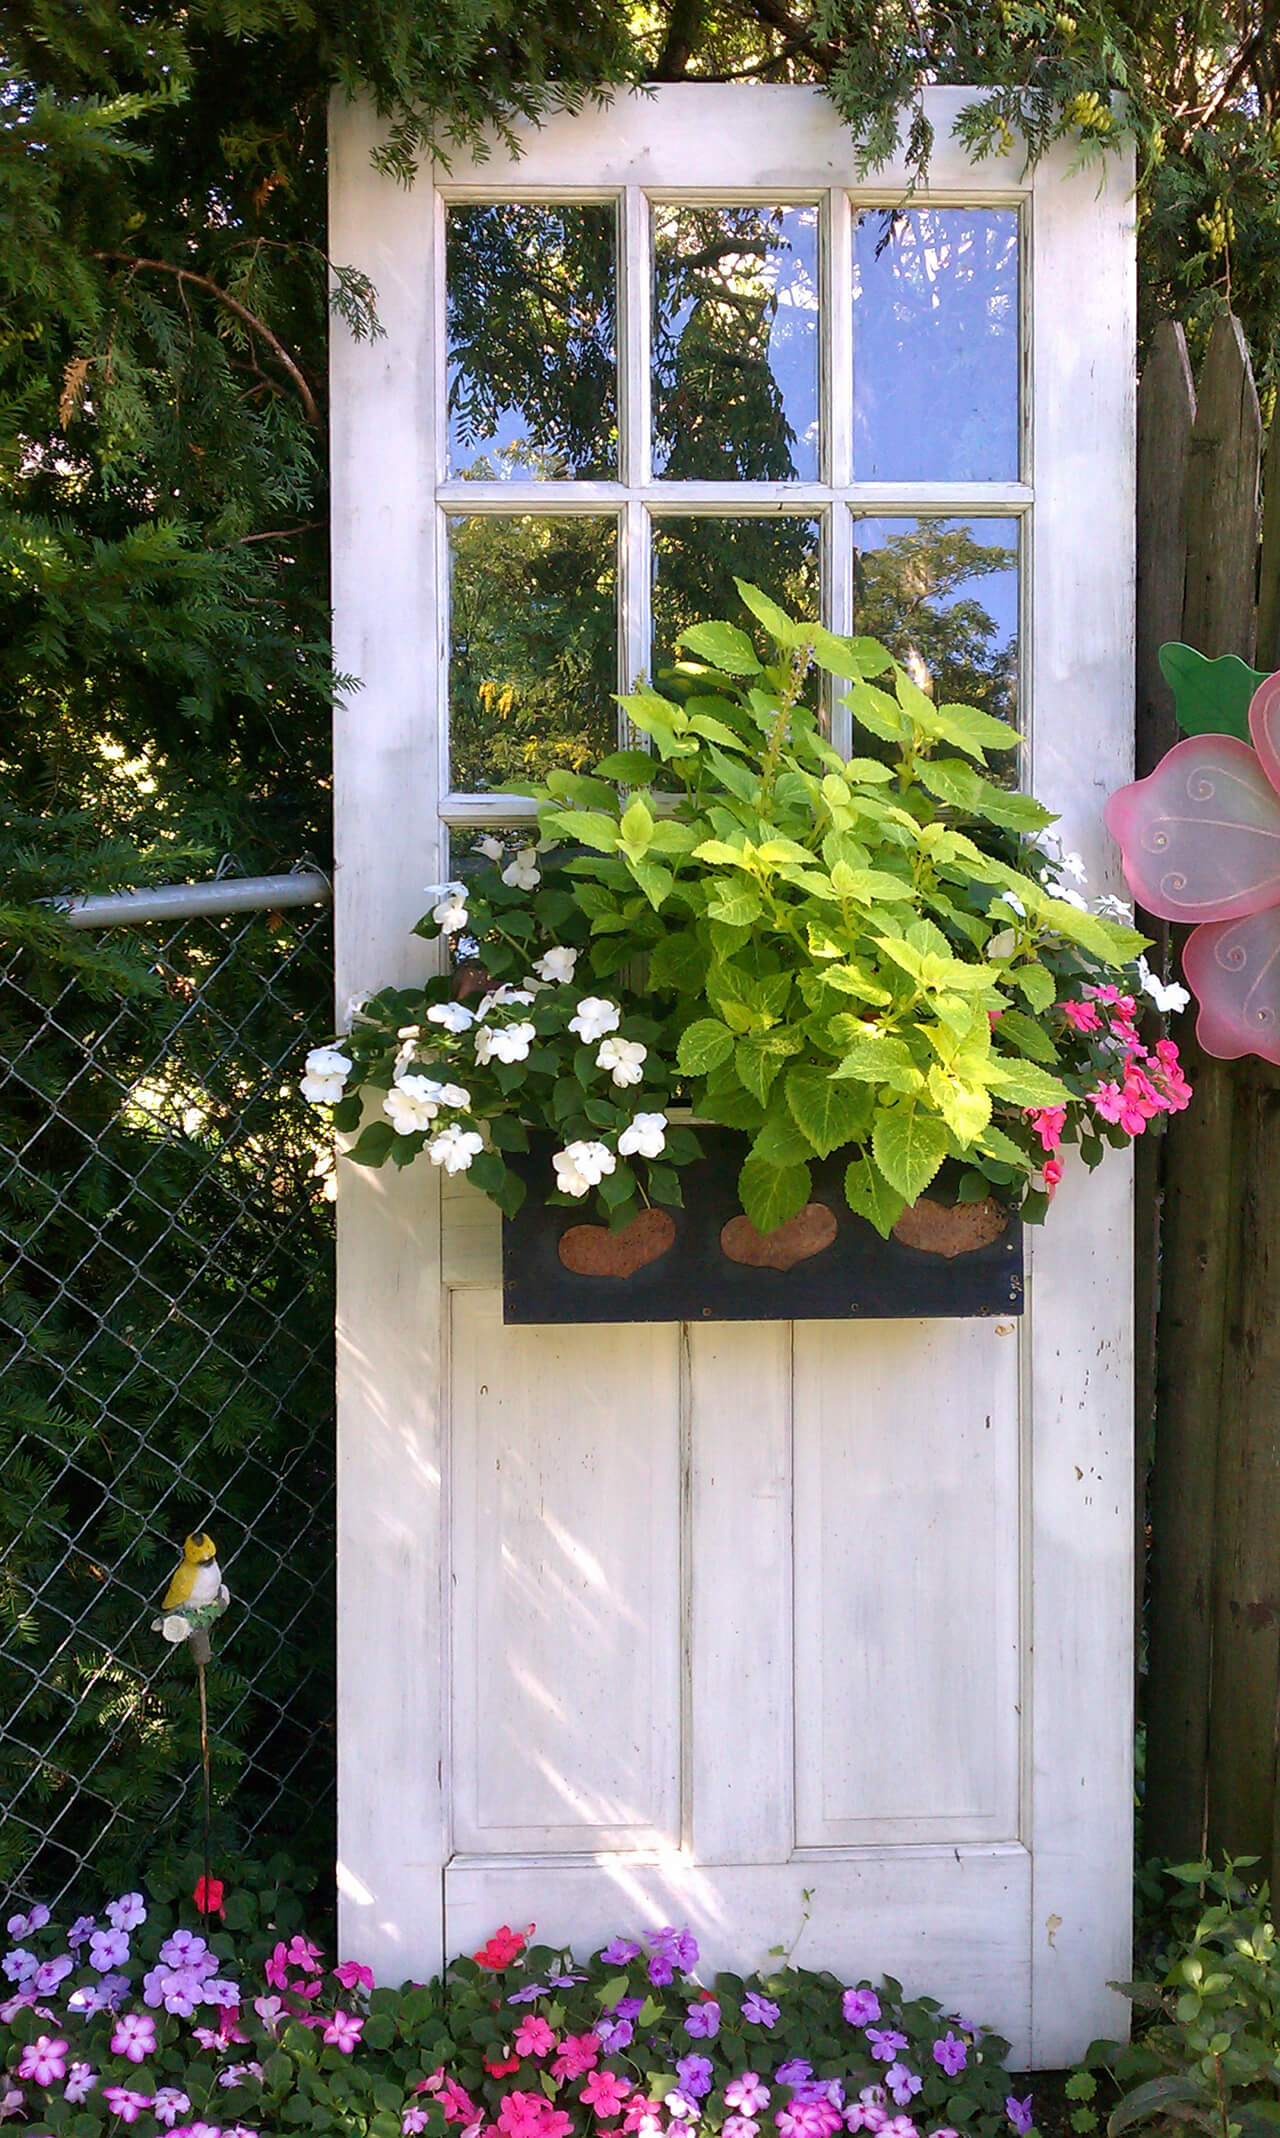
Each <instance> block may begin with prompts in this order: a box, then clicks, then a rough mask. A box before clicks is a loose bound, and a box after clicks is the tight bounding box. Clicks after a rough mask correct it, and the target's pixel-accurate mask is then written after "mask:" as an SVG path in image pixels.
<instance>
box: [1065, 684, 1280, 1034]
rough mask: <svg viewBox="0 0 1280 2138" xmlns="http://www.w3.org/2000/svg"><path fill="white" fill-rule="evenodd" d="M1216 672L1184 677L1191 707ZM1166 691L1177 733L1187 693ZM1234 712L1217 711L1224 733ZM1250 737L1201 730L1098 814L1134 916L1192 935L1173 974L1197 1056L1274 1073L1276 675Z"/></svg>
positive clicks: (1279, 965)
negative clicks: (1193, 689) (1255, 1059)
mask: <svg viewBox="0 0 1280 2138" xmlns="http://www.w3.org/2000/svg"><path fill="white" fill-rule="evenodd" d="M1171 650H1173V651H1177V652H1180V653H1185V652H1187V651H1188V649H1186V648H1177V649H1169V648H1166V649H1164V651H1165V652H1168V651H1171ZM1162 659H1163V656H1162ZM1221 665H1222V664H1221V663H1219V662H1214V663H1209V662H1202V663H1201V664H1200V668H1198V669H1196V668H1193V669H1192V671H1191V673H1192V676H1193V680H1194V681H1195V682H1196V684H1197V691H1198V695H1202V691H1201V690H1200V685H1201V683H1202V680H1203V675H1202V672H1203V671H1204V670H1208V669H1210V668H1219V667H1221ZM1240 665H1241V664H1239V663H1237V664H1236V666H1237V667H1239V666H1240ZM1168 673H1169V670H1168V668H1167V667H1166V674H1168ZM1170 680H1171V682H1172V683H1173V685H1174V689H1175V692H1177V694H1178V714H1179V721H1180V724H1182V722H1183V710H1184V707H1183V698H1184V692H1183V691H1182V690H1180V689H1179V683H1178V679H1177V676H1176V675H1171V676H1170ZM1233 711H1234V708H1233V706H1231V705H1228V706H1227V707H1226V708H1225V711H1224V720H1223V726H1224V728H1225V727H1226V725H1227V721H1228V718H1229V717H1232V715H1233ZM1195 717H1196V718H1197V719H1200V718H1202V717H1203V713H1202V709H1201V707H1200V705H1199V702H1198V699H1197V705H1196V709H1195ZM1248 731H1249V735H1250V738H1251V740H1250V741H1249V742H1246V741H1244V740H1243V739H1242V737H1241V736H1240V735H1239V734H1238V733H1225V732H1224V733H1208V732H1205V731H1204V730H1203V729H1199V728H1198V729H1197V731H1196V732H1194V733H1193V734H1191V735H1190V736H1189V737H1188V739H1187V740H1186V741H1185V742H1179V743H1175V744H1174V746H1173V748H1172V749H1171V750H1169V751H1167V752H1166V754H1165V755H1164V757H1162V758H1161V760H1160V762H1159V764H1158V765H1157V766H1156V768H1155V770H1154V772H1152V773H1150V774H1149V775H1148V777H1147V778H1146V779H1141V780H1135V781H1134V782H1133V783H1132V784H1131V785H1130V786H1128V787H1121V788H1120V789H1119V790H1118V792H1117V793H1115V794H1113V795H1112V796H1111V799H1110V800H1109V802H1108V803H1107V805H1106V812H1105V814H1106V822H1107V828H1108V830H1109V831H1110V832H1111V833H1112V835H1113V837H1114V838H1115V839H1116V840H1117V842H1118V844H1119V846H1120V850H1121V855H1122V858H1123V862H1124V872H1125V877H1126V879H1127V881H1128V884H1129V888H1130V890H1131V891H1132V892H1133V895H1134V897H1135V898H1136V900H1137V901H1138V903H1139V905H1141V906H1144V907H1145V908H1146V910H1147V912H1148V913H1154V914H1156V915H1157V916H1158V918H1159V919H1161V920H1168V921H1189V922H1194V923H1195V924H1196V925H1195V926H1194V927H1193V928H1192V932H1191V934H1190V935H1189V936H1188V938H1187V941H1186V943H1185V945H1184V947H1183V952H1182V969H1183V972H1184V973H1185V975H1186V979H1187V984H1188V986H1189V987H1190V988H1191V990H1192V992H1193V993H1194V995H1195V997H1196V999H1197V1001H1198V1003H1199V1005H1200V1014H1199V1017H1198V1019H1197V1022H1196V1037H1197V1039H1198V1040H1199V1042H1200V1045H1201V1046H1202V1047H1203V1048H1204V1050H1205V1053H1206V1054H1214V1055H1218V1056H1220V1057H1222V1058H1224V1059H1228V1060H1231V1059H1234V1058H1236V1057H1237V1056H1239V1055H1242V1054H1257V1055H1260V1056H1261V1057H1262V1058H1263V1059H1264V1060H1265V1061H1272V1062H1280V672H1278V673H1277V674H1275V675H1271V676H1267V677H1265V678H1263V680H1262V681H1261V682H1260V683H1259V684H1258V687H1257V689H1256V690H1254V692H1253V694H1252V696H1251V698H1250V700H1249V706H1248Z"/></svg>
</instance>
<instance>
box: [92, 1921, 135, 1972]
mask: <svg viewBox="0 0 1280 2138" xmlns="http://www.w3.org/2000/svg"><path fill="white" fill-rule="evenodd" d="M128 1957H129V1940H128V1938H127V1937H126V1936H125V1933H124V1931H123V1930H95V1931H94V1933H93V1936H92V1937H91V1938H90V1940H89V1965H90V1967H95V1968H96V1969H97V1971H98V1973H99V1974H100V1975H105V1974H106V1973H107V1971H108V1969H110V1968H112V1967H122V1966H123V1965H124V1963H125V1961H126V1960H127V1959H128Z"/></svg>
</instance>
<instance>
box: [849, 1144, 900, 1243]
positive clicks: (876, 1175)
mask: <svg viewBox="0 0 1280 2138" xmlns="http://www.w3.org/2000/svg"><path fill="white" fill-rule="evenodd" d="M844 1198H845V1201H846V1202H847V1203H848V1205H849V1208H850V1209H851V1210H852V1211H853V1213H854V1216H855V1217H865V1218H867V1219H868V1220H869V1221H870V1223H871V1224H873V1225H874V1226H875V1228H876V1231H877V1232H878V1233H879V1235H880V1237H881V1239H882V1240H887V1239H888V1237H889V1234H890V1233H891V1232H892V1231H893V1228H894V1226H895V1225H896V1224H897V1222H898V1219H899V1218H900V1217H901V1216H902V1213H903V1211H904V1210H905V1209H906V1207H907V1199H906V1197H905V1195H899V1193H898V1191H897V1189H896V1188H891V1187H890V1186H889V1183H888V1181H887V1180H886V1179H885V1177H884V1174H883V1173H882V1172H881V1171H880V1168H879V1166H878V1165H877V1164H876V1162H875V1160H874V1159H873V1158H868V1157H866V1156H865V1155H864V1156H863V1157H861V1158H855V1159H854V1160H853V1163H852V1164H851V1165H850V1166H849V1167H848V1168H847V1169H846V1172H845V1176H844Z"/></svg>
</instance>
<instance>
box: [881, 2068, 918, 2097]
mask: <svg viewBox="0 0 1280 2138" xmlns="http://www.w3.org/2000/svg"><path fill="white" fill-rule="evenodd" d="M884 2080H885V2085H886V2086H887V2087H888V2089H889V2091H890V2093H891V2094H892V2095H893V2098H894V2100H895V2101H896V2102H897V2104H898V2106H899V2108H905V2107H906V2106H907V2103H908V2102H909V2101H910V2099H911V2096H912V2094H916V2093H919V2091H920V2088H921V2087H922V2086H923V2084H924V2080H923V2079H921V2078H917V2076H916V2074H915V2072H914V2071H908V2069H907V2067H906V2065H905V2064H890V2066H889V2069H888V2070H887V2071H886V2073H885V2075H884Z"/></svg>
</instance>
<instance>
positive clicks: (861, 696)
mask: <svg viewBox="0 0 1280 2138" xmlns="http://www.w3.org/2000/svg"><path fill="white" fill-rule="evenodd" d="M841 703H842V704H844V705H847V706H848V708H849V711H850V712H851V713H852V715H853V717H854V719H855V720H856V721H857V723H858V726H859V727H862V728H865V729H866V730H867V733H868V734H869V735H878V736H879V737H880V739H881V741H882V742H898V743H900V742H901V741H902V739H903V732H904V720H903V714H902V708H901V706H899V705H897V704H896V703H895V702H894V700H893V699H892V698H891V697H890V696H889V693H888V691H885V690H878V689H877V688H876V685H875V684H874V683H868V682H865V681H863V682H859V683H855V684H853V685H852V687H851V688H850V689H849V690H847V691H846V692H845V694H844V697H843V699H842V700H841Z"/></svg>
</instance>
